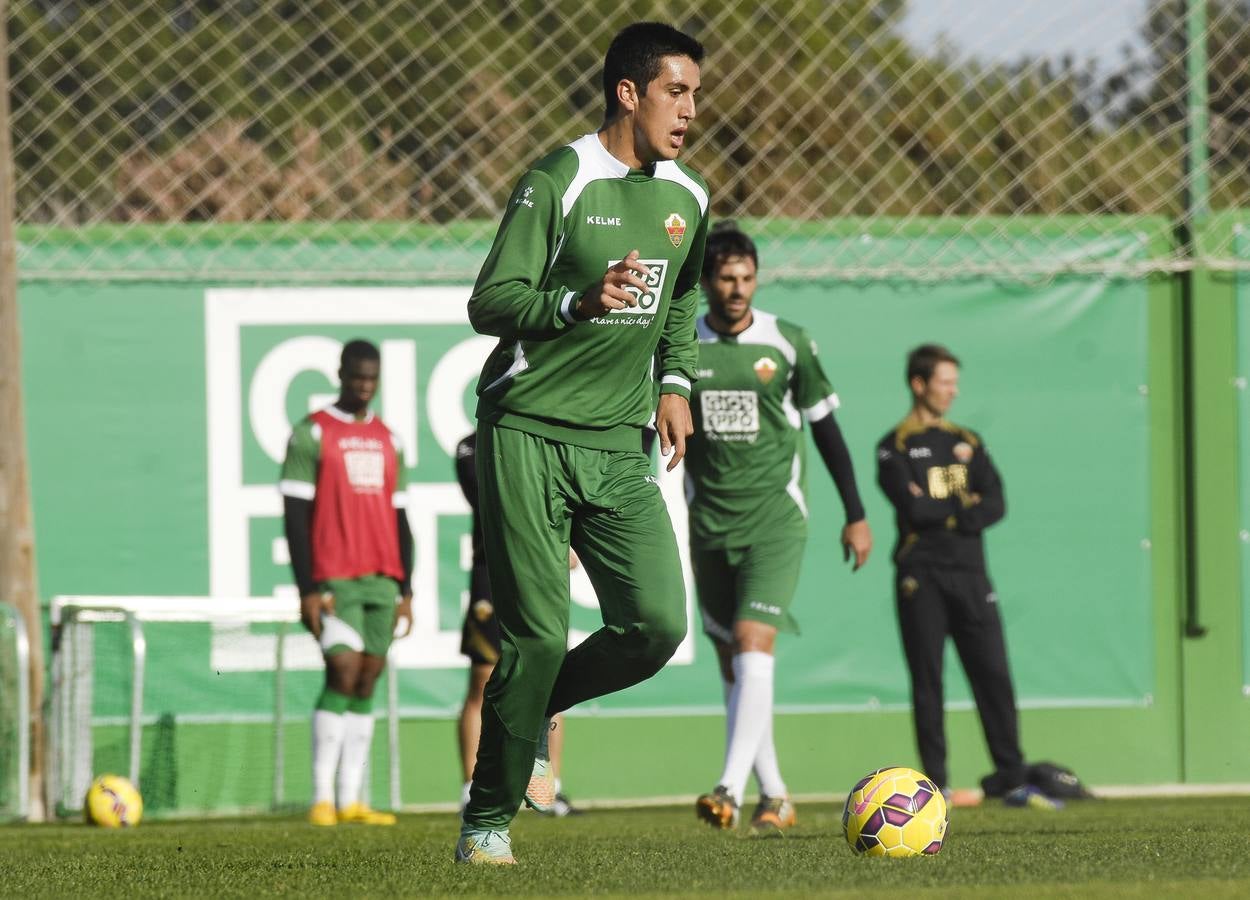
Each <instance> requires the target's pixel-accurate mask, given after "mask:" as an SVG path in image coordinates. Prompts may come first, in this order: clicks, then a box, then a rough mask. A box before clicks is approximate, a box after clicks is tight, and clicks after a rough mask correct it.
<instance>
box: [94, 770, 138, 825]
mask: <svg viewBox="0 0 1250 900" xmlns="http://www.w3.org/2000/svg"><path fill="white" fill-rule="evenodd" d="M83 815H84V816H85V817H86V819H87V824H89V825H99V826H100V827H101V828H133V827H134V826H135V825H138V824H139V820H140V819H142V818H143V797H142V796H140V794H139V791H138V789H137V788H136V787H135V786H134V785H133V784H131V783H130V780H129V779H126V778H123V777H122V776H120V775H101V776H100V777H99V778H97V779H96V780H95V781H93V782H91V787H89V788H87V797H86V800H84V801H83Z"/></svg>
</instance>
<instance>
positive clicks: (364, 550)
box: [279, 340, 413, 825]
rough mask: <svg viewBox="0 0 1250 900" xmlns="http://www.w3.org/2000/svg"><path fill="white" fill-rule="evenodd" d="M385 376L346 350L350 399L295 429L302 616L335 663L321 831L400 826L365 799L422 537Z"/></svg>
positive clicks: (357, 347)
mask: <svg viewBox="0 0 1250 900" xmlns="http://www.w3.org/2000/svg"><path fill="white" fill-rule="evenodd" d="M380 373H381V355H380V354H379V353H378V348H377V347H375V346H374V345H373V344H371V343H369V342H368V341H360V340H356V341H350V342H348V343H347V344H346V345H345V346H344V347H343V355H342V358H341V361H340V367H339V381H340V382H341V385H342V387H341V389H340V391H339V397H338V399H337V400H336V401H335V402H334V405H333V406H330V407H327V408H326V409H323V410H320V411H318V412H315V413H312V414H311V415H309V416H308V417H307V418H305V419H304V420H303V421H301V422H300V423H299V424H298V425H296V426H295V429H294V430H293V432H292V434H291V441H290V443H289V444H288V445H287V452H286V460H285V462H283V464H282V480H281V482H280V484H279V487H280V489H281V491H282V496H283V504H284V523H285V527H286V539H287V544H288V546H289V547H290V550H291V568H292V569H293V570H294V573H295V583H296V585H298V587H299V594H300V618H301V620H302V621H303V623H304V625H305V627H307V628H308V630H309V631H310V632H312V635H313V637H314V638H316V639H317V641H318V642H319V643H320V644H321V652H322V653H323V654H324V656H325V660H326V680H325V687H324V688H323V689H322V691H321V696H320V697H319V698H318V699H317V706H316V711H315V712H314V713H313V794H314V796H313V805H312V809H311V810H310V811H309V816H308V818H309V821H310V822H312V823H313V824H314V825H336V824H338V823H339V822H360V823H363V824H367V825H393V824H394V823H395V817H394V816H393V815H391V814H390V813H383V812H378V811H376V810H373V809H370V808H369V807H368V806H367V805H366V804H364V803H362V802H361V800H360V788H361V783H362V781H363V779H364V771H365V762H366V760H367V759H368V756H369V746H370V744H371V743H372V740H373V688H374V685H375V684H376V683H377V680H378V676H379V675H381V674H382V669H383V667H384V666H385V665H386V652H387V650H388V649H389V648H390V645H391V639H392V637H393V636H394V632H395V627H396V625H397V623H398V621H399V620H400V619H403V620H404V621H405V630H404V634H407V633H408V632H409V631H411V629H412V560H413V546H412V530H411V529H410V527H409V525H408V516H407V512H406V506H407V503H406V499H407V494H406V490H405V484H404V469H403V466H402V464H401V463H402V460H401V454H400V452H399V440H398V438H397V437H396V436H395V435H394V434H392V433H391V431H390V430H389V429H388V428H387V427H386V426H385V425H384V424H382V420H381V419H379V418H378V417H377V416H375V415H374V414H373V413H372V412H371V411H370V410H369V402H370V401H371V400H372V399H373V396H374V394H375V393H377V389H378V379H379V376H380ZM397 598H398V601H397ZM336 773H337V775H338V785H337V787H338V806H337V808H336V806H335V774H336Z"/></svg>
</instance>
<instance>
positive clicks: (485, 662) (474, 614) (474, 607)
mask: <svg viewBox="0 0 1250 900" xmlns="http://www.w3.org/2000/svg"><path fill="white" fill-rule="evenodd" d="M460 652H461V653H463V654H464V655H465V656H467V657H469V662H471V663H472V664H473V665H475V666H493V665H494V664H495V663H497V662H498V661H499V621H498V620H497V619H496V618H495V607H494V605H493V604H492V603H491V593H490V579H489V578H488V577H487V575H486V567H485V566H474V567H473V572H472V574H471V575H470V576H469V608H468V609H467V610H465V613H464V627H463V628H462V629H461V630H460Z"/></svg>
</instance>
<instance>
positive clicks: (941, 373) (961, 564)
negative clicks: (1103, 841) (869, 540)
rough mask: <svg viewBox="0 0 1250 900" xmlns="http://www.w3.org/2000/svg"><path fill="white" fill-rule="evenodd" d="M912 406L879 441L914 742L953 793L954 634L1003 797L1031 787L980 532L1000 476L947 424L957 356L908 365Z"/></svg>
mask: <svg viewBox="0 0 1250 900" xmlns="http://www.w3.org/2000/svg"><path fill="white" fill-rule="evenodd" d="M907 382H908V385H909V387H910V388H911V392H912V409H911V412H910V413H909V414H908V415H907V418H905V419H904V420H903V421H902V422H901V423H900V424H899V425H898V427H896V428H894V429H893V430H891V431H890V433H889V434H887V435H886V436H885V437H884V438H882V439H881V442H880V443H879V444H878V445H877V483H878V484H879V485H880V486H881V489H882V490H883V491H885V494H886V496H887V497H889V499H890V503H891V504H893V506H894V510H895V513H896V517H897V522H898V543H897V544H896V545H895V548H894V563H895V566H896V568H897V573H896V577H895V595H896V599H897V604H898V622H899V629H900V631H901V632H902V638H903V651H904V652H905V653H906V655H907V667H908V670H909V671H910V673H911V687H912V713H913V718H914V722H915V728H916V743H917V745H918V747H919V750H920V759H921V763H922V765H923V766H924V771H925V774H927V775H928V776H929V777H930V778H931V779H932V780H933V781H935V782H936V783H937V784H939V785H941V786H942V787H943V788H946V787H947V786H948V782H947V769H946V732H945V727H944V723H943V691H942V654H943V650H944V648H945V645H946V637H947V635H949V636H950V637H952V638H953V639H954V641H955V648H956V650H958V652H959V659H960V661H961V662H962V663H963V667H964V672H965V673H966V674H967V676H968V682H969V684H970V685H971V687H972V694H973V697H974V698H975V700H976V704H977V712H978V713H979V714H980V716H981V727H982V729H983V730H984V731H985V740H986V743H987V744H988V746H989V751H990V757H991V758H992V759H993V761H994V765H995V767H996V770H997V771H996V772H995V781H996V782H997V783H998V784H1000V785H1002V788H1003V790H1004V791H1010V790H1011V789H1013V788H1016V787H1019V786H1022V785H1024V783H1025V780H1026V767H1025V764H1024V758H1023V755H1022V754H1021V751H1020V737H1019V728H1018V725H1017V716H1016V701H1015V695H1014V691H1013V689H1012V684H1011V672H1010V670H1009V669H1008V665H1007V647H1006V644H1005V642H1004V640H1003V626H1002V621H1001V619H1000V618H999V616H998V603H997V597H996V596H995V594H994V587H993V585H992V584H990V580H989V577H988V575H987V573H986V569H985V549H984V546H983V544H982V540H981V532H982V531H984V530H985V529H986V528H989V527H990V526H991V525H993V524H995V523H996V522H998V521H999V520H1001V519H1002V518H1003V515H1004V513H1005V512H1006V505H1005V502H1004V500H1003V485H1002V480H1001V479H1000V478H999V475H998V470H997V469H995V468H994V463H993V462H992V461H991V460H990V457H989V454H988V453H987V452H986V450H985V445H984V443H983V442H982V441H981V438H980V437H979V436H978V435H977V434H975V433H974V432H972V431H969V430H967V429H964V428H960V427H959V426H957V425H953V424H951V423H950V422H948V421H947V420H946V418H945V416H946V412H947V410H948V409H949V408H950V405H951V403H952V402H953V401H954V399H955V397H956V396H957V395H958V393H959V360H957V359H956V358H955V357H954V356H953V355H952V354H951V353H950V351H949V350H947V349H946V348H945V347H941V346H939V345H936V344H926V345H923V346H921V347H917V348H916V349H915V350H913V351H912V352H911V354H909V356H908V358H907Z"/></svg>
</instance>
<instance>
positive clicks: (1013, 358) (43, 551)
mask: <svg viewBox="0 0 1250 900" xmlns="http://www.w3.org/2000/svg"><path fill="white" fill-rule="evenodd" d="M1069 240H1070V238H1069ZM1140 246H1141V244H1140V241H1139V239H1138V238H1137V237H1136V236H1135V235H1132V234H1126V235H1124V236H1123V239H1122V240H1120V239H1117V237H1116V236H1115V235H1114V234H1112V235H1102V236H1100V237H1099V238H1098V239H1097V240H1096V241H1094V242H1092V243H1091V245H1090V246H1089V247H1088V248H1086V249H1087V252H1088V253H1089V254H1090V255H1091V257H1101V256H1103V255H1105V256H1107V257H1111V256H1115V257H1117V258H1122V257H1124V255H1125V254H1131V253H1132V252H1134V250H1135V248H1138V247H1140ZM764 263H765V272H766V269H767V260H765V261H764ZM467 295H468V287H467V286H463V285H462V286H442V287H440V286H422V287H409V288H399V287H394V288H385V287H360V286H340V287H335V286H321V287H298V288H293V287H276V286H275V287H267V286H262V287H239V286H232V285H224V286H223V285H216V286H214V285H208V284H196V283H185V282H182V283H172V282H170V283H153V282H144V283H128V284H113V283H107V282H105V283H56V282H43V281H39V282H28V283H25V284H23V286H22V288H21V292H20V300H21V312H22V328H23V341H24V353H25V356H24V372H23V375H24V383H25V386H26V400H27V411H28V430H29V441H30V456H31V467H32V478H33V488H34V502H35V521H36V529H37V546H38V547H39V554H38V563H39V584H40V588H41V590H42V592H43V593H44V595H45V596H46V597H51V596H53V595H56V594H92V595H186V596H221V597H225V596H269V595H273V594H275V593H279V594H282V593H285V594H286V595H289V596H291V602H292V604H294V603H295V599H294V595H293V589H292V587H291V585H290V577H289V569H288V567H287V565H286V557H285V546H284V542H283V541H282V540H281V522H280V513H281V501H280V498H279V496H278V494H277V490H276V487H275V482H276V480H277V472H278V466H279V462H280V459H281V456H282V453H283V451H284V446H285V441H286V437H287V434H288V430H289V427H290V423H291V422H292V421H294V420H296V419H298V418H299V417H300V416H302V415H303V414H305V413H307V412H308V410H309V409H310V408H312V407H316V406H318V405H323V404H325V403H327V402H329V401H330V400H331V399H332V398H333V395H334V391H335V382H334V373H335V370H336V369H337V359H338V353H339V349H340V346H341V343H342V342H343V341H345V340H347V339H349V338H352V337H358V336H362V337H367V338H369V339H372V340H374V341H376V342H377V343H379V345H380V346H381V348H382V354H383V384H382V388H381V395H380V401H379V411H380V413H381V414H382V416H383V417H384V419H385V420H386V421H387V422H388V424H390V426H391V427H392V428H393V429H394V430H396V431H398V432H399V434H400V435H401V436H402V437H403V439H404V445H405V447H406V448H407V457H406V463H407V465H408V475H409V481H410V484H411V498H410V500H411V503H410V508H411V518H412V525H413V531H414V534H415V537H416V541H417V575H416V588H417V595H416V611H417V619H418V621H417V627H416V630H415V632H414V634H413V635H412V637H410V638H408V639H406V640H404V641H402V642H400V644H399V645H398V647H397V649H396V657H395V658H396V661H397V664H398V666H399V668H400V670H401V671H400V674H401V682H400V687H401V695H400V697H401V708H403V709H404V710H406V711H408V712H410V713H417V714H423V715H425V714H428V715H452V714H453V713H454V711H455V710H456V709H457V708H458V705H459V702H460V699H461V696H462V692H463V689H464V683H465V673H464V666H465V661H464V659H463V658H462V657H460V656H459V653H458V648H459V632H460V624H461V616H462V610H463V608H464V604H465V602H466V599H467V593H466V581H467V574H466V571H467V565H468V553H467V541H466V531H467V529H468V527H469V517H468V515H467V506H466V505H465V503H464V501H463V498H462V497H461V495H460V492H459V489H458V487H457V485H456V483H455V479H454V475H453V456H452V454H453V452H454V447H455V444H456V442H457V441H458V440H459V438H460V437H462V436H463V435H464V434H465V433H467V432H468V430H469V429H470V428H471V427H472V426H471V423H472V409H473V396H472V392H473V387H474V382H475V378H476V374H477V370H478V367H479V365H480V363H481V360H482V359H483V358H484V356H485V354H486V351H487V349H488V347H489V346H490V341H489V340H488V339H485V338H482V337H480V336H478V335H475V334H474V333H473V332H472V330H471V329H470V328H469V326H468V324H467V321H466V319H465V314H464V308H465V300H466V298H467ZM757 302H758V303H759V305H760V306H761V307H763V308H766V309H768V310H770V311H772V312H775V313H777V314H779V315H781V316H782V317H784V318H788V319H791V320H792V321H795V322H797V323H799V324H801V325H803V326H804V327H806V328H807V329H808V331H809V332H810V333H811V335H812V336H813V337H814V338H815V340H816V341H817V343H818V345H819V348H820V353H821V357H822V360H823V362H824V365H825V368H826V371H827V372H828V374H829V376H830V378H831V379H832V381H833V382H834V384H835V386H836V388H837V390H838V393H839V394H840V396H841V398H842V401H843V406H842V409H841V411H840V412H839V414H838V416H839V421H840V422H841V423H842V426H843V429H844V431H845V433H846V435H847V438H848V441H849V443H850V446H851V450H852V453H853V457H854V461H855V465H856V469H857V473H858V476H859V482H860V489H861V492H862V494H863V495H864V498H865V500H866V502H867V507H868V514H869V521H870V523H871V525H872V527H873V531H874V534H875V537H876V548H875V551H874V553H873V557H872V559H871V561H870V562H869V564H868V566H867V568H866V569H864V570H863V571H861V572H860V573H857V574H854V575H852V574H851V572H850V570H849V568H848V567H846V566H845V565H843V563H842V561H841V553H840V549H839V547H838V541H837V536H838V531H839V529H840V527H841V512H840V506H839V503H838V500H837V497H836V493H835V492H834V490H833V487H832V485H831V483H830V480H829V478H828V476H827V475H826V474H825V473H824V471H823V469H822V468H821V466H820V465H819V462H818V457H817V455H816V454H815V453H812V454H809V457H810V459H811V460H814V461H816V462H815V464H813V465H811V466H810V467H809V468H810V472H809V500H810V503H809V506H810V509H811V510H812V518H811V529H810V534H811V537H810V539H809V545H808V552H807V556H806V559H805V563H804V569H803V576H802V580H801V583H800V588H799V595H798V598H797V600H796V603H795V607H794V613H795V615H796V617H797V619H798V620H799V622H800V625H801V627H802V631H803V633H802V636H801V637H797V638H795V637H783V638H781V640H780V643H779V650H778V653H779V659H780V661H779V665H778V674H777V688H776V691H777V703H778V705H779V707H780V708H781V709H782V710H813V711H816V710H834V709H871V708H903V707H905V706H906V704H907V702H908V690H907V679H906V670H905V667H904V665H903V660H902V655H901V650H900V647H899V640H898V637H897V631H896V625H895V618H894V610H893V600H892V597H893V593H892V587H891V584H892V581H891V578H892V568H891V566H890V563H889V550H890V547H891V545H892V543H893V539H894V534H893V519H892V516H891V514H890V511H889V508H888V506H887V504H886V503H885V502H884V499H883V497H882V495H881V494H880V492H879V490H878V489H877V488H876V486H875V461H874V457H873V448H874V445H875V443H876V441H877V440H878V439H879V438H880V437H881V436H882V435H883V434H884V433H885V432H886V431H887V429H889V428H890V427H892V425H893V424H894V423H896V422H897V421H898V420H899V419H900V418H901V417H902V416H903V414H904V413H905V412H906V410H907V404H908V394H907V390H906V387H905V384H904V378H903V360H904V356H905V353H906V351H907V350H908V349H909V348H910V347H912V346H914V345H915V344H917V343H920V342H922V341H933V340H936V341H941V342H944V343H946V344H948V345H949V346H950V347H951V348H952V349H953V350H954V351H955V352H956V353H957V354H958V355H959V356H960V357H961V358H962V360H963V363H964V373H963V386H962V389H963V396H962V397H961V399H960V400H959V401H958V402H957V403H956V405H955V407H954V410H953V414H952V418H953V419H954V420H955V421H957V422H959V423H961V424H965V425H967V426H969V427H972V428H974V429H975V430H977V431H979V432H981V433H982V435H983V436H984V438H985V440H986V442H987V446H988V448H989V450H990V452H991V453H992V455H993V456H994V458H995V460H996V462H997V464H998V466H999V468H1000V470H1001V471H1002V473H1003V477H1004V481H1005V484H1006V492H1007V502H1008V516H1007V519H1006V521H1005V522H1004V523H1003V524H1002V525H1000V526H998V527H997V528H995V529H994V530H993V531H992V532H990V534H989V537H988V546H989V558H990V563H991V574H992V577H993V579H994V581H995V585H996V587H997V592H998V594H999V597H1000V598H1001V604H1002V613H1003V616H1004V618H1005V620H1006V622H1007V630H1008V640H1009V644H1010V652H1011V662H1012V667H1013V672H1014V674H1015V677H1016V683H1017V691H1018V694H1019V696H1020V700H1021V702H1022V704H1023V705H1059V706H1075V705H1101V704H1110V705H1144V704H1148V703H1149V702H1150V697H1151V694H1152V691H1153V689H1154V688H1153V682H1154V665H1153V637H1152V635H1153V620H1152V612H1151V609H1152V607H1151V583H1150V546H1149V540H1148V538H1149V527H1148V526H1149V512H1150V510H1149V489H1150V484H1149V470H1148V466H1149V452H1148V451H1149V447H1148V434H1147V431H1148V420H1147V393H1148V390H1149V385H1148V384H1147V375H1146V372H1147V304H1146V285H1145V283H1144V282H1142V281H1132V280H1108V279H1103V278H1096V277H1076V276H1073V277H1070V278H1060V279H1057V280H1053V281H1049V282H1046V283H1041V284H1037V285H1020V284H1013V285H1003V284H998V283H995V282H992V281H989V280H983V279H982V280H974V279H970V280H967V281H963V282H942V283H934V284H917V283H909V282H898V283H894V282H879V283H863V284H856V283H829V284H803V283H774V284H766V285H765V286H764V287H763V288H761V290H760V292H759V295H758V298H757ZM664 490H665V492H666V496H667V497H668V498H669V500H670V510H671V512H672V515H673V517H674V521H675V524H676V526H677V529H678V531H679V534H683V535H684V533H685V527H684V508H683V502H684V501H683V499H682V496H683V491H682V485H681V483H680V479H677V478H671V477H670V478H666V479H664ZM572 596H573V603H574V609H573V616H572V623H573V628H574V629H575V631H576V632H577V633H578V634H583V635H584V634H585V633H587V632H589V631H590V630H593V629H594V628H595V627H597V625H598V616H597V611H596V609H595V608H594V598H593V592H591V591H590V589H589V585H588V584H587V583H586V582H585V580H584V576H581V575H577V574H575V577H574V579H573V586H572ZM688 610H689V612H690V624H691V628H690V635H689V637H688V638H687V641H686V642H685V643H684V644H683V645H682V646H681V648H680V650H679V651H678V654H677V656H676V657H675V658H674V660H673V662H672V663H671V664H670V665H669V667H668V668H667V669H666V670H665V671H664V672H663V673H661V674H660V675H659V676H657V677H656V678H654V679H652V680H651V681H649V682H647V683H645V684H643V685H640V686H638V687H636V688H634V689H632V690H630V691H627V692H624V693H622V694H619V695H616V696H613V697H609V698H605V699H604V700H602V701H601V702H599V703H598V704H595V705H593V706H592V707H591V708H589V709H587V710H582V711H583V712H590V711H598V712H601V713H604V714H665V715H667V714H673V715H678V714H688V713H691V712H699V711H713V710H718V709H720V708H721V688H720V682H719V676H718V674H717V669H716V665H715V660H714V655H713V654H712V652H711V648H710V645H709V644H708V642H707V640H706V638H704V637H703V636H702V635H701V633H700V629H699V624H698V616H697V612H696V610H695V609H694V606H693V597H691V598H690V601H689V603H688ZM274 645H275V638H274V635H273V628H272V627H263V626H252V627H250V628H241V627H233V628H213V627H210V626H208V625H202V626H187V625H170V624H167V625H161V624H152V625H150V626H148V646H149V654H150V658H149V669H148V678H147V685H146V697H145V711H146V713H147V714H148V716H149V717H155V716H159V715H160V714H162V713H174V714H176V715H178V716H179V717H180V718H183V717H190V718H191V719H199V720H206V721H212V720H214V719H216V718H225V719H238V718H244V719H246V718H253V717H255V718H257V719H263V718H265V717H267V716H268V715H270V713H271V711H272V708H273V697H272V684H273V682H272V677H271V675H269V674H268V673H267V671H265V670H268V669H269V668H271V666H272V663H273V654H274ZM110 647H113V648H115V649H114V650H108V649H107V648H110ZM110 653H112V654H114V656H113V658H110V657H109V654H110ZM96 657H97V658H96V671H97V673H101V672H107V673H111V677H115V678H116V679H117V681H116V686H115V689H114V690H112V691H110V690H108V689H107V686H106V684H105V683H102V679H100V678H97V683H96V712H97V715H99V716H104V717H112V716H119V715H122V714H124V712H125V710H126V703H127V693H126V683H127V682H126V679H125V677H124V670H125V668H126V666H128V664H129V663H128V656H127V654H126V653H125V651H124V645H123V644H122V643H121V642H120V641H111V640H102V641H100V642H99V644H98V646H97V648H96ZM287 664H288V666H289V667H290V668H291V669H292V670H294V671H293V673H292V674H291V675H290V677H288V679H287V685H288V696H287V710H288V711H289V712H290V713H292V714H296V713H300V712H301V711H302V710H304V709H307V708H309V707H310V706H311V703H312V698H313V696H314V694H315V693H316V691H317V687H318V684H319V681H320V660H319V656H318V654H317V652H316V649H315V647H314V645H313V643H312V641H311V639H310V638H308V637H307V636H305V635H303V634H299V635H297V636H295V637H293V638H292V639H291V640H290V642H289V647H288V654H287ZM957 670H958V666H957V665H956V664H955V663H954V659H953V657H952V659H951V662H950V663H949V664H948V671H950V672H951V673H952V676H951V683H950V688H949V690H948V696H949V698H950V699H951V700H952V701H953V702H956V703H959V702H967V698H968V692H967V690H966V686H965V685H964V684H963V682H962V678H961V677H960V676H959V675H958V674H957Z"/></svg>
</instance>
